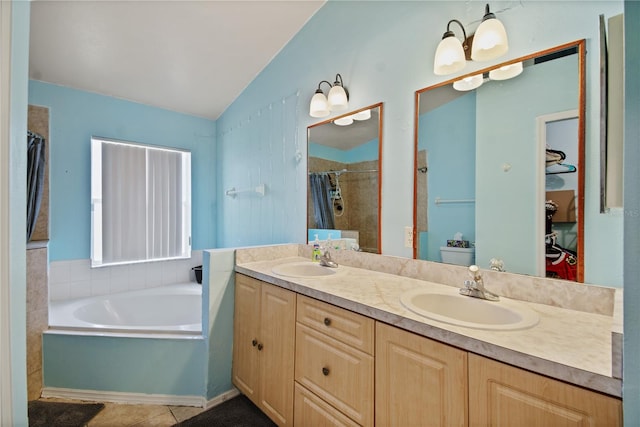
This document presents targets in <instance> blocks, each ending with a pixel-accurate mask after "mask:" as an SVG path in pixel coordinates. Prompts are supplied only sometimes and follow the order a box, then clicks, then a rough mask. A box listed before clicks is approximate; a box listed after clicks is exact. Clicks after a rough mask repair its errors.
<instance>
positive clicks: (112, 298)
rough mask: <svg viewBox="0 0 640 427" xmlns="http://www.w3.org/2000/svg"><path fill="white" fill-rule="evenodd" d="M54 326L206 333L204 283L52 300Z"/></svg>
mask: <svg viewBox="0 0 640 427" xmlns="http://www.w3.org/2000/svg"><path fill="white" fill-rule="evenodd" d="M49 326H50V327H51V328H53V329H81V330H86V329H98V330H103V331H110V332H118V331H122V332H126V331H131V332H151V333H157V332H169V333H201V332H202V286H201V285H199V284H196V283H181V284H176V285H168V286H159V287H155V288H148V289H142V290H138V291H129V292H122V293H118V294H111V295H102V296H95V297H87V298H79V299H73V300H64V301H51V302H50V303H49Z"/></svg>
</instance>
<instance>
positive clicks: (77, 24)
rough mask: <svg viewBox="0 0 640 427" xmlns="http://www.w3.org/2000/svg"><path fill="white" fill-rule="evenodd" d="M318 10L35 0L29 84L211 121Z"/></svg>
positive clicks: (280, 4)
mask: <svg viewBox="0 0 640 427" xmlns="http://www.w3.org/2000/svg"><path fill="white" fill-rule="evenodd" d="M324 3H325V0H295V1H269V0H261V1H240V0H236V1H219V0H216V1H212V0H209V1H181V0H173V1H153V0H151V1H131V0H119V1H104V0H102V1H89V0H77V1H58V0H36V1H34V2H32V4H31V40H30V52H29V77H30V78H31V79H34V80H40V81H44V82H48V83H54V84H58V85H62V86H67V87H72V88H76V89H81V90H85V91H90V92H95V93H99V94H103V95H109V96H114V97H117V98H122V99H127V100H130V101H135V102H139V103H142V104H147V105H151V106H155V107H160V108H165V109H169V110H173V111H178V112H182V113H186V114H190V115H195V116H200V117H206V118H210V119H217V118H218V117H219V116H220V115H221V114H222V113H223V112H224V110H225V109H226V108H227V107H228V106H229V105H230V104H231V103H232V102H233V101H234V100H235V99H236V97H238V95H240V93H241V92H242V90H244V88H245V87H247V85H248V84H249V83H250V82H251V81H252V80H253V79H254V78H255V77H256V76H257V75H258V74H259V73H260V72H261V71H262V70H263V69H264V67H265V66H266V65H267V64H268V63H269V61H271V59H272V58H273V57H274V56H276V55H277V54H278V52H279V51H280V50H281V49H282V48H283V47H284V46H285V45H286V44H287V42H288V41H289V40H291V38H292V37H293V36H294V35H295V34H296V33H297V32H298V31H299V30H300V29H301V28H302V27H303V26H304V24H305V23H306V22H307V21H308V20H309V19H310V18H311V16H313V14H314V13H315V12H316V11H317V10H318V9H319V8H320V7H321V6H322V5H323V4H324Z"/></svg>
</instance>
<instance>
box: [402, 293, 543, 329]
mask: <svg viewBox="0 0 640 427" xmlns="http://www.w3.org/2000/svg"><path fill="white" fill-rule="evenodd" d="M457 292H458V290H457V288H452V290H451V291H450V292H449V291H443V292H436V291H427V290H424V289H414V290H411V291H408V292H405V293H404V294H402V295H401V296H400V302H401V303H402V305H403V306H405V307H406V308H407V309H409V310H411V311H413V312H414V313H416V314H419V315H421V316H424V317H427V318H429V319H433V320H437V321H440V322H444V323H449V324H452V325H457V326H464V327H467V328H474V329H487V330H517V329H527V328H530V327H533V326H535V325H536V324H537V323H538V321H539V316H538V314H537V313H536V312H535V311H533V310H531V309H530V308H529V307H526V306H525V305H523V304H518V303H517V302H515V301H513V300H507V299H505V298H500V301H495V302H493V301H486V300H482V299H479V298H473V297H468V296H463V295H460V294H458V293H457Z"/></svg>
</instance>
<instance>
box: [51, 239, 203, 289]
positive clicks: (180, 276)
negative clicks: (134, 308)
mask: <svg viewBox="0 0 640 427" xmlns="http://www.w3.org/2000/svg"><path fill="white" fill-rule="evenodd" d="M201 264H202V251H200V250H198V251H192V252H191V259H181V260H170V261H154V262H145V263H140V264H127V265H116V266H111V267H99V268H91V260H89V259H80V260H66V261H53V262H51V263H50V264H49V299H50V300H51V301H56V300H65V299H75V298H84V297H88V296H96V295H109V294H116V293H120V292H124V291H134V290H139V289H145V288H153V287H156V286H164V285H171V284H174V283H184V282H195V276H194V273H193V271H192V270H191V269H192V268H193V267H195V266H197V265H201Z"/></svg>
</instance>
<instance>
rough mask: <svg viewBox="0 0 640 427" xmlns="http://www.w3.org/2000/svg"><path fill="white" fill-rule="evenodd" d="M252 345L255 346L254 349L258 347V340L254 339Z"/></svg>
mask: <svg viewBox="0 0 640 427" xmlns="http://www.w3.org/2000/svg"><path fill="white" fill-rule="evenodd" d="M251 345H252V346H254V347H255V346H257V345H258V340H257V339H255V338H254V339H253V341H251Z"/></svg>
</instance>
